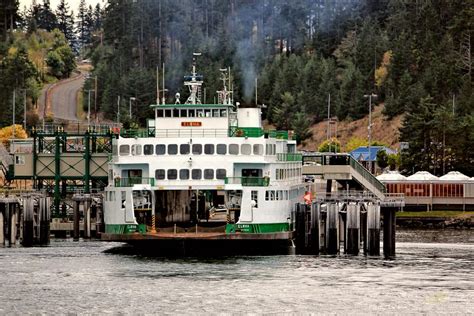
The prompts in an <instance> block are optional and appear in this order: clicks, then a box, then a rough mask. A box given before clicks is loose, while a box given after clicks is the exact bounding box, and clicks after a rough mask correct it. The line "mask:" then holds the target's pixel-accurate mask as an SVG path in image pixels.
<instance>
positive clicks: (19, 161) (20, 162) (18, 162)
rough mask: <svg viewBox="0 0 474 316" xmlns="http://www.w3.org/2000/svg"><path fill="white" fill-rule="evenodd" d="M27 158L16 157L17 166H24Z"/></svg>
mask: <svg viewBox="0 0 474 316" xmlns="http://www.w3.org/2000/svg"><path fill="white" fill-rule="evenodd" d="M24 164H25V156H15V165H24Z"/></svg>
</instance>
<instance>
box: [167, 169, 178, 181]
mask: <svg viewBox="0 0 474 316" xmlns="http://www.w3.org/2000/svg"><path fill="white" fill-rule="evenodd" d="M177 178H178V170H176V169H168V180H176V179H177Z"/></svg>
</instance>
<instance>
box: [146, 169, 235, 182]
mask: <svg viewBox="0 0 474 316" xmlns="http://www.w3.org/2000/svg"><path fill="white" fill-rule="evenodd" d="M226 175H227V171H226V169H216V170H215V171H214V169H204V170H202V169H179V170H178V169H168V170H165V169H156V170H155V179H156V180H165V179H166V180H177V179H178V177H179V180H189V179H190V178H191V179H192V180H201V179H203V176H204V179H205V180H214V179H217V180H224V179H225V178H226ZM214 176H215V178H214Z"/></svg>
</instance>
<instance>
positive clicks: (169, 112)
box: [156, 109, 227, 117]
mask: <svg viewBox="0 0 474 316" xmlns="http://www.w3.org/2000/svg"><path fill="white" fill-rule="evenodd" d="M156 116H157V117H227V109H164V110H163V109H159V110H157V111H156Z"/></svg>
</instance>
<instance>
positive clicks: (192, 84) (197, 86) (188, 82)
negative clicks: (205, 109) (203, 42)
mask: <svg viewBox="0 0 474 316" xmlns="http://www.w3.org/2000/svg"><path fill="white" fill-rule="evenodd" d="M197 56H201V53H193V72H192V73H191V76H184V85H185V86H188V87H189V93H190V95H189V97H188V99H187V100H186V103H185V104H201V90H202V89H201V88H202V83H203V80H202V79H203V77H202V75H198V74H197V72H196V57H197Z"/></svg>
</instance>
